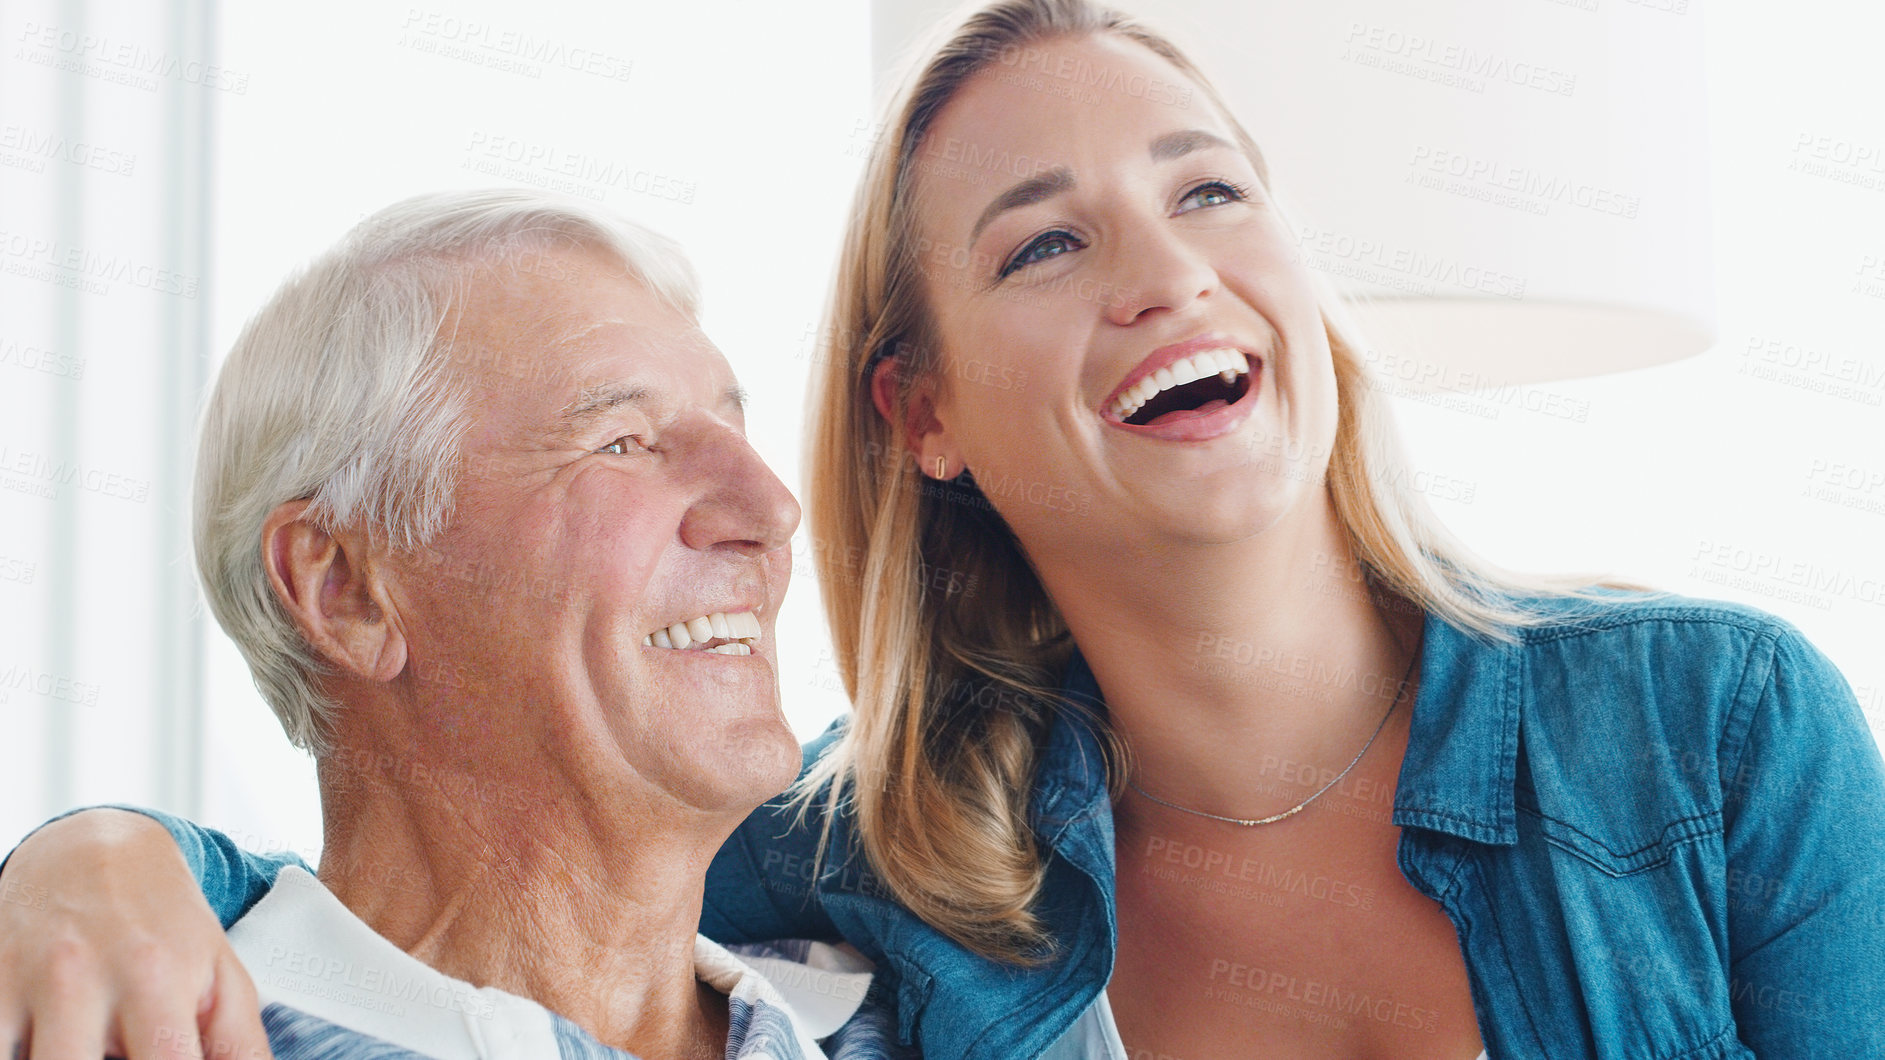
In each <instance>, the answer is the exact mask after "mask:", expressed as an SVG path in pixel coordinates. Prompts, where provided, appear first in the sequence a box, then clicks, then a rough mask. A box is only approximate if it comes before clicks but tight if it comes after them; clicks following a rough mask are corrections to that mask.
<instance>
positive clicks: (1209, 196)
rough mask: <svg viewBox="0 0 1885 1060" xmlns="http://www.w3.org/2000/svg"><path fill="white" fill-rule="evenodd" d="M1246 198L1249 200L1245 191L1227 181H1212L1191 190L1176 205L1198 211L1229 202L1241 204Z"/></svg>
mask: <svg viewBox="0 0 1885 1060" xmlns="http://www.w3.org/2000/svg"><path fill="white" fill-rule="evenodd" d="M1248 198H1250V193H1249V192H1248V191H1246V190H1245V189H1243V188H1240V187H1238V186H1237V185H1235V184H1232V183H1231V182H1229V181H1227V180H1213V181H1208V182H1206V183H1203V184H1200V185H1198V186H1197V187H1195V188H1193V189H1191V190H1190V191H1189V192H1187V193H1186V194H1185V197H1184V198H1182V199H1180V200H1178V205H1179V206H1181V207H1183V206H1185V205H1186V204H1190V206H1191V208H1193V209H1199V208H1202V207H1206V206H1222V205H1224V204H1225V203H1231V202H1243V201H1244V200H1245V199H1248ZM1181 212H1182V211H1181Z"/></svg>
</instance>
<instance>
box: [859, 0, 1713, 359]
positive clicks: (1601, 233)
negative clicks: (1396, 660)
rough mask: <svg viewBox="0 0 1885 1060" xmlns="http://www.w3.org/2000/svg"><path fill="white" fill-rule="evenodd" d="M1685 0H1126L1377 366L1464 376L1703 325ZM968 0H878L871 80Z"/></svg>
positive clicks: (1707, 271)
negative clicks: (1252, 172) (1220, 107)
mask: <svg viewBox="0 0 1885 1060" xmlns="http://www.w3.org/2000/svg"><path fill="white" fill-rule="evenodd" d="M1693 4H1694V0H1646V2H1640V3H1639V2H1636V0H1601V2H1600V0H1429V2H1425V3H1422V4H1420V5H1418V6H1417V7H1416V6H1414V5H1407V4H1404V3H1400V2H1396V0H1315V2H1313V3H1310V2H1304V0H1128V2H1127V4H1126V7H1127V9H1128V10H1129V11H1130V12H1131V13H1132V14H1135V15H1137V16H1139V17H1141V18H1144V19H1145V20H1147V21H1148V22H1149V23H1151V24H1152V25H1153V26H1154V27H1155V28H1157V29H1160V30H1161V31H1164V32H1166V33H1168V34H1170V35H1171V36H1172V37H1174V38H1175V39H1176V40H1177V42H1178V44H1179V45H1180V46H1181V47H1182V48H1184V49H1185V50H1186V51H1187V52H1188V53H1189V54H1191V56H1192V57H1193V58H1194V59H1195V60H1196V61H1197V62H1198V64H1199V65H1200V66H1201V67H1202V68H1203V69H1204V71H1205V72H1206V74H1207V75H1208V76H1210V77H1211V78H1212V80H1213V82H1214V83H1215V84H1216V85H1217V87H1218V89H1219V90H1220V91H1221V92H1222V93H1223V94H1224V96H1225V97H1226V99H1227V100H1228V101H1229V104H1230V107H1231V109H1232V111H1233V113H1234V114H1235V115H1236V116H1237V118H1238V119H1239V120H1240V121H1242V122H1243V124H1244V126H1245V128H1247V129H1248V130H1249V131H1250V133H1251V135H1252V136H1254V137H1255V138H1256V140H1257V143H1258V144H1259V145H1260V146H1261V147H1262V149H1263V152H1264V155H1265V157H1266V159H1267V160H1268V162H1269V165H1270V169H1271V173H1272V176H1273V183H1274V184H1275V186H1276V188H1277V189H1278V191H1279V193H1280V194H1281V195H1282V196H1284V197H1285V198H1286V199H1287V201H1288V202H1289V203H1290V204H1291V205H1292V206H1293V207H1294V208H1295V210H1296V212H1297V214H1298V215H1299V216H1300V218H1301V220H1302V222H1303V224H1302V228H1301V230H1300V232H1299V239H1300V243H1301V252H1302V254H1303V257H1304V260H1305V261H1306V262H1307V264H1308V265H1309V266H1310V267H1312V268H1315V269H1318V270H1320V271H1322V272H1324V273H1326V274H1328V275H1329V277H1330V278H1331V279H1332V280H1333V281H1334V282H1335V283H1336V285H1337V286H1338V287H1339V288H1340V289H1341V290H1343V291H1344V292H1345V293H1348V294H1351V295H1355V296H1359V297H1358V302H1359V303H1360V311H1361V314H1362V317H1363V322H1364V324H1365V326H1366V328H1367V332H1368V334H1369V336H1370V337H1371V340H1372V341H1373V342H1374V344H1375V345H1376V346H1377V347H1379V350H1378V351H1375V352H1377V354H1378V355H1379V356H1382V357H1384V358H1385V357H1389V356H1391V357H1392V358H1393V359H1394V364H1393V366H1394V368H1395V369H1396V371H1394V372H1393V373H1391V374H1393V375H1394V376H1395V378H1396V379H1397V380H1398V381H1399V382H1400V383H1402V384H1403V385H1406V386H1408V387H1410V388H1413V389H1473V388H1475V387H1478V386H1485V385H1499V384H1509V383H1532V382H1543V381H1546V380H1553V379H1567V378H1574V377H1581V376H1590V375H1598V374H1603V373H1606V372H1615V371H1621V370H1625V369H1630V368H1639V367H1645V366H1648V365H1652V364H1660V363H1663V362H1667V361H1672V360H1675V359H1678V358H1681V357H1687V356H1690V355H1692V354H1696V353H1700V352H1701V351H1703V350H1704V349H1706V348H1708V346H1709V345H1710V344H1712V342H1713V341H1714V305H1713V294H1712V290H1713V277H1712V273H1711V266H1710V261H1711V258H1710V253H1709V251H1710V248H1709V229H1710V216H1709V204H1708V196H1707V181H1706V167H1707V162H1708V159H1707V144H1706V141H1705V136H1704V127H1705V125H1704V116H1703V109H1702V106H1703V99H1704V85H1703V69H1702V45H1701V14H1700V12H1699V11H1697V10H1695V9H1694V6H1693ZM960 10H961V9H960V8H959V7H957V6H956V5H953V4H950V3H925V2H920V0H919V2H911V0H875V3H874V5H873V9H872V11H873V17H874V20H875V21H874V22H873V26H872V39H873V50H874V53H875V55H874V59H875V62H876V68H877V70H878V74H879V79H878V84H879V92H880V95H881V94H882V92H883V91H884V90H885V88H886V87H887V86H886V82H887V80H888V74H889V72H890V71H891V70H893V69H894V67H895V63H896V62H897V60H899V59H900V58H901V57H902V56H903V55H904V54H905V53H906V52H907V51H908V49H909V47H910V45H911V42H913V41H915V40H917V39H918V38H920V37H922V36H924V35H925V34H926V33H927V32H928V31H929V30H930V29H931V28H932V27H933V25H934V24H935V23H936V21H937V20H938V19H941V18H946V17H949V15H950V13H951V12H952V11H960ZM1081 76H1083V75H1082V73H1080V72H1075V73H1074V74H1073V75H1072V79H1073V80H1076V81H1077V80H1078V79H1079V78H1080V77H1081ZM1084 76H1089V77H1090V76H1092V72H1086V73H1085V75H1084ZM1189 105H1190V106H1199V105H1202V101H1192V102H1191V103H1190V104H1189ZM1389 350H1391V351H1393V352H1392V353H1391V354H1389V353H1385V352H1380V351H1389Z"/></svg>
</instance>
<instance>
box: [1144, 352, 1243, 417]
mask: <svg viewBox="0 0 1885 1060" xmlns="http://www.w3.org/2000/svg"><path fill="white" fill-rule="evenodd" d="M1249 392H1250V363H1249V362H1248V361H1246V360H1245V359H1244V355H1243V354H1241V353H1239V352H1237V351H1236V350H1205V351H1203V352H1201V353H1196V354H1193V355H1192V356H1190V357H1183V358H1180V359H1178V360H1177V361H1174V362H1173V363H1172V364H1171V366H1170V367H1167V368H1161V369H1159V370H1158V371H1156V372H1153V373H1152V374H1151V375H1148V376H1146V377H1145V378H1144V379H1141V380H1140V381H1139V382H1138V384H1137V385H1135V386H1134V387H1132V389H1130V390H1128V391H1126V392H1125V393H1123V394H1121V395H1119V396H1118V397H1117V398H1115V399H1113V412H1114V414H1115V415H1117V416H1118V417H1119V419H1120V422H1122V423H1129V424H1131V425H1132V426H1134V427H1148V426H1151V425H1152V424H1155V423H1159V422H1176V421H1178V420H1185V419H1191V418H1193V417H1195V416H1207V415H1210V414H1211V413H1213V412H1216V411H1217V410H1218V409H1221V408H1223V407H1224V406H1226V405H1231V404H1235V403H1236V401H1237V399H1238V398H1240V397H1243V396H1244V395H1245V394H1247V393H1249Z"/></svg>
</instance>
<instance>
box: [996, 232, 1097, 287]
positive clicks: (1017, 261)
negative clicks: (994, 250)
mask: <svg viewBox="0 0 1885 1060" xmlns="http://www.w3.org/2000/svg"><path fill="white" fill-rule="evenodd" d="M1085 246H1086V244H1085V243H1082V242H1080V240H1079V239H1077V238H1075V237H1074V236H1073V235H1072V234H1071V233H1068V232H1062V231H1060V230H1058V229H1056V230H1055V231H1052V232H1043V233H1041V234H1040V235H1038V236H1036V237H1035V238H1034V239H1033V240H1031V241H1029V243H1028V245H1027V246H1025V247H1022V248H1021V249H1020V250H1018V251H1016V252H1015V256H1014V257H1012V258H1009V259H1008V263H1007V264H1006V265H1003V266H1002V267H1001V275H1002V276H1004V277H1005V276H1007V275H1008V274H1009V273H1012V272H1014V271H1015V270H1016V269H1021V268H1025V267H1026V266H1029V265H1032V264H1034V263H1035V262H1037V261H1046V260H1047V259H1048V258H1054V257H1059V256H1060V255H1062V254H1065V253H1067V252H1069V251H1073V250H1080V249H1082V248H1083V247H1085Z"/></svg>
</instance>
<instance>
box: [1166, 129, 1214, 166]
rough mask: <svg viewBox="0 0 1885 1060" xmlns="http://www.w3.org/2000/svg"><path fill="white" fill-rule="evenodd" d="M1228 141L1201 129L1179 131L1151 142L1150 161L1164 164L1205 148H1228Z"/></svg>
mask: <svg viewBox="0 0 1885 1060" xmlns="http://www.w3.org/2000/svg"><path fill="white" fill-rule="evenodd" d="M1230 146H1231V143H1230V141H1228V140H1226V139H1224V138H1223V137H1222V136H1219V135H1217V134H1216V133H1209V132H1205V131H1204V130H1203V129H1180V130H1178V131H1177V132H1168V133H1166V134H1165V135H1163V136H1160V137H1158V138H1157V139H1155V140H1153V141H1152V146H1151V154H1152V161H1154V162H1164V161H1168V160H1170V159H1173V158H1178V157H1181V156H1183V155H1188V154H1190V153H1191V152H1193V151H1202V150H1204V149H1205V148H1207V147H1230Z"/></svg>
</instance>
